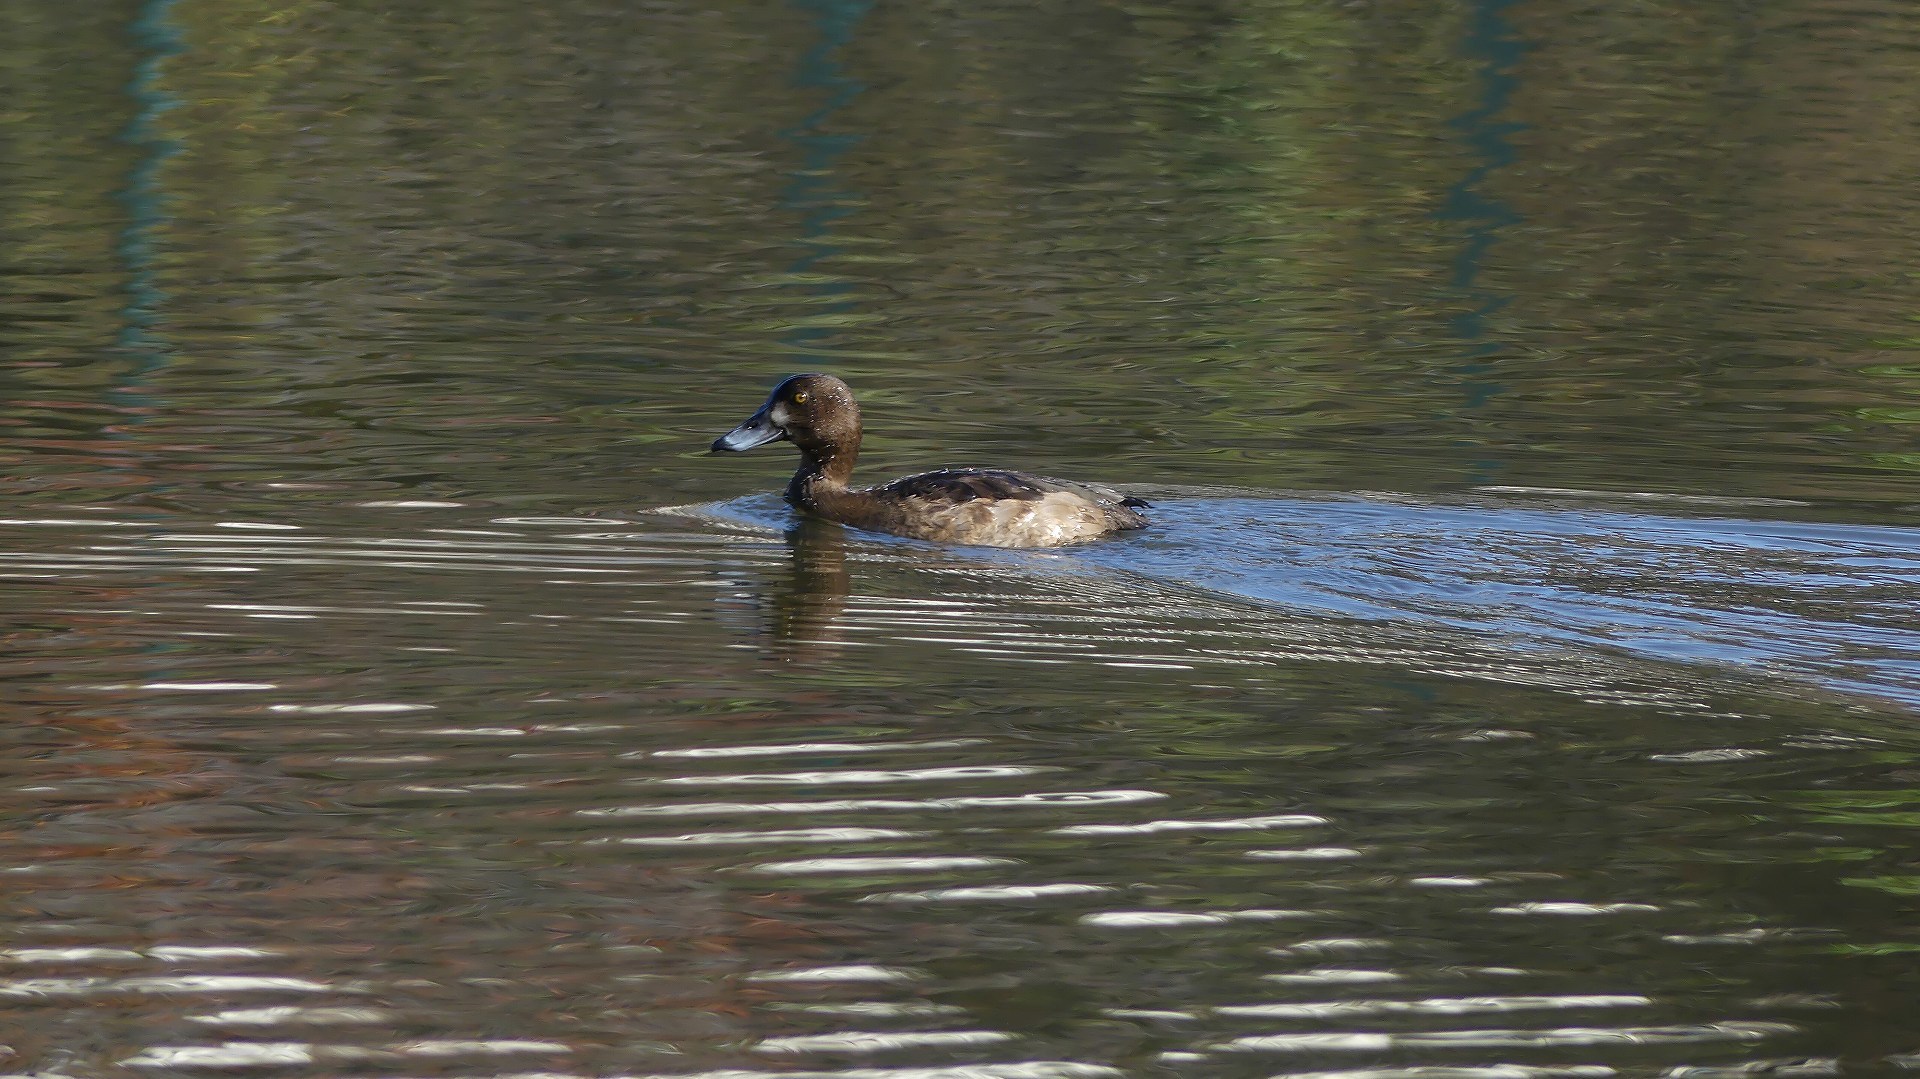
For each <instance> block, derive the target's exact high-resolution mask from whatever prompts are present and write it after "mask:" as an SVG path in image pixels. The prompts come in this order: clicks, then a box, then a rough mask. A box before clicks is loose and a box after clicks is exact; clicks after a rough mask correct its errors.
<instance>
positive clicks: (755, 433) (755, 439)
mask: <svg viewBox="0 0 1920 1079" xmlns="http://www.w3.org/2000/svg"><path fill="white" fill-rule="evenodd" d="M785 437H787V433H786V432H785V431H782V430H781V429H780V428H779V427H777V426H775V425H774V423H773V421H772V420H770V419H768V418H767V417H766V416H764V415H755V416H754V417H753V418H752V419H750V420H748V421H747V422H745V423H743V424H741V425H740V426H738V427H736V428H734V429H733V430H731V431H728V432H727V433H726V434H724V435H721V436H720V437H719V438H716V439H714V440H713V450H714V452H716V453H718V452H720V451H722V450H725V451H728V452H730V453H739V452H740V451H741V450H750V449H752V448H754V447H755V446H764V445H766V444H767V443H769V442H778V441H780V440H781V439H783V438H785Z"/></svg>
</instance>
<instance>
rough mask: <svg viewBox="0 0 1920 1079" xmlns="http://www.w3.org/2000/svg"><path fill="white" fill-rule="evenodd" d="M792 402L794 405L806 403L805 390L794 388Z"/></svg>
mask: <svg viewBox="0 0 1920 1079" xmlns="http://www.w3.org/2000/svg"><path fill="white" fill-rule="evenodd" d="M793 403H794V404H796V405H804V404H806V403H807V391H805V390H795V391H793Z"/></svg>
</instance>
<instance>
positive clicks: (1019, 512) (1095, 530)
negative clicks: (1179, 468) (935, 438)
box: [847, 468, 1147, 547]
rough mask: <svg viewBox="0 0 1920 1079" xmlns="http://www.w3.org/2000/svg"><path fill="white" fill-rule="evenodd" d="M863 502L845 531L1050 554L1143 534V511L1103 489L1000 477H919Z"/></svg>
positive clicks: (963, 471) (955, 472)
mask: <svg viewBox="0 0 1920 1079" xmlns="http://www.w3.org/2000/svg"><path fill="white" fill-rule="evenodd" d="M862 494H863V497H862V498H861V499H860V503H861V506H860V509H861V512H860V513H859V514H858V517H857V518H854V519H849V520H848V521H847V523H848V524H852V525H857V526H859V527H862V528H873V529H877V530H879V531H883V532H892V533H895V534H897V535H902V536H912V537H914V538H916V539H929V540H938V541H941V542H944V543H974V544H982V545H985V546H990V547H1051V546H1054V545H1057V544H1062V543H1074V542H1077V541H1080V540H1086V539H1092V538H1094V537H1096V536H1102V535H1105V534H1107V533H1109V532H1119V531H1124V530H1127V529H1133V528H1145V527H1147V519H1146V517H1144V516H1142V515H1141V513H1140V512H1139V511H1140V509H1142V508H1144V507H1145V506H1146V503H1145V502H1142V501H1140V500H1139V499H1137V498H1129V497H1127V496H1125V495H1123V494H1121V493H1120V492H1119V491H1116V490H1113V489H1112V488H1110V487H1102V486H1099V485H1097V484H1087V483H1073V482H1070V481H1067V480H1056V479H1051V478H1049V477H1046V476H1032V475H1028V474H1027V473H1024V472H1006V471H1002V470H999V469H989V468H950V469H942V470H941V471H938V472H925V473H922V474H920V475H918V476H908V477H907V478H905V479H901V480H895V481H894V482H892V483H889V484H887V485H885V486H883V487H875V488H872V489H870V490H868V491H865V492H862ZM859 518H864V519H859Z"/></svg>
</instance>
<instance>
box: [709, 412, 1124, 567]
mask: <svg viewBox="0 0 1920 1079" xmlns="http://www.w3.org/2000/svg"><path fill="white" fill-rule="evenodd" d="M860 434H861V428H860V406H859V405H857V404H855V403H854V400H853V391H852V390H851V389H849V388H848V386H847V384H846V383H845V382H842V381H840V380H839V379H837V378H835V377H833V376H832V375H817V374H815V375H794V376H793V377H791V378H789V379H787V380H786V381H784V382H782V383H780V385H778V386H776V387H774V390H773V393H772V394H771V395H769V396H768V397H767V401H766V403H765V404H763V405H761V406H760V410H759V411H758V412H755V413H754V414H753V415H752V416H751V417H749V418H748V419H747V421H746V422H745V423H743V424H741V425H740V426H738V427H736V428H734V429H733V430H731V431H729V432H727V433H726V434H724V435H721V436H720V437H719V438H717V439H715V440H714V442H713V450H714V452H716V453H718V452H723V451H724V452H729V453H739V452H742V451H745V450H750V449H753V448H755V447H757V446H765V445H767V444H768V443H770V442H780V441H791V442H792V443H793V444H794V446H795V447H796V448H798V449H799V451H800V470H799V471H797V472H795V473H794V474H793V481H792V482H791V483H789V484H787V494H786V497H787V501H788V502H790V503H792V504H793V505H794V506H795V507H796V508H798V509H800V510H801V511H803V512H805V513H810V514H815V515H818V516H821V517H825V518H827V519H828V520H831V521H839V522H840V523H842V524H848V525H852V526H854V527H855V528H865V529H870V530H872V531H875V532H891V533H893V534H894V535H896V536H910V537H912V538H914V539H924V540H936V541H939V542H943V543H964V544H974V545H980V546H987V547H1054V546H1058V545H1060V544H1064V543H1079V542H1082V541H1085V540H1090V539H1097V538H1099V537H1101V536H1105V535H1110V534H1112V533H1114V532H1124V531H1128V530H1131V529H1136V528H1145V527H1147V518H1146V517H1145V516H1144V515H1142V514H1141V513H1140V511H1141V510H1143V509H1146V508H1147V504H1146V503H1145V502H1142V501H1141V500H1140V499H1137V498H1130V497H1128V496H1126V495H1124V494H1122V493H1120V492H1119V491H1116V490H1114V489H1112V488H1110V487H1102V486H1099V485H1097V484H1088V483H1072V482H1069V481H1067V480H1056V479H1049V478H1047V477H1045V476H1034V475H1030V474H1028V473H1025V472H1007V471H1003V470H1000V469H989V468H949V469H941V470H940V471H937V472H925V473H922V474H920V475H918V476H908V477H907V478H905V479H901V480H895V481H894V482H892V483H889V484H886V485H885V486H882V487H868V488H854V487H849V486H847V481H848V480H850V479H851V478H852V477H853V465H854V461H855V459H856V458H858V457H859V455H860Z"/></svg>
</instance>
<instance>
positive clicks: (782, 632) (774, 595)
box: [765, 517, 853, 662]
mask: <svg viewBox="0 0 1920 1079" xmlns="http://www.w3.org/2000/svg"><path fill="white" fill-rule="evenodd" d="M786 538H787V546H788V550H789V552H790V555H791V565H792V567H793V570H792V573H791V574H790V575H789V576H788V578H787V579H786V581H785V582H784V583H782V584H779V585H773V586H770V587H769V588H768V589H767V593H766V597H765V602H766V614H767V634H768V635H769V636H770V637H772V638H773V640H774V642H775V647H776V648H777V649H778V650H779V652H780V655H781V656H782V658H784V659H786V660H789V661H791V662H805V661H809V660H816V659H825V658H830V657H833V656H837V655H840V654H841V653H843V652H845V651H846V635H845V631H844V626H843V625H842V616H844V615H845V613H846V609H847V596H848V594H849V593H850V592H851V590H852V587H853V576H852V575H851V574H849V573H848V572H847V531H846V529H845V528H843V527H841V526H840V525H837V524H834V523H833V522H831V521H821V520H817V519H814V518H811V517H808V518H802V519H801V520H800V522H799V523H798V524H797V525H795V526H794V527H793V528H791V529H788V530H787V535H786Z"/></svg>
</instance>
